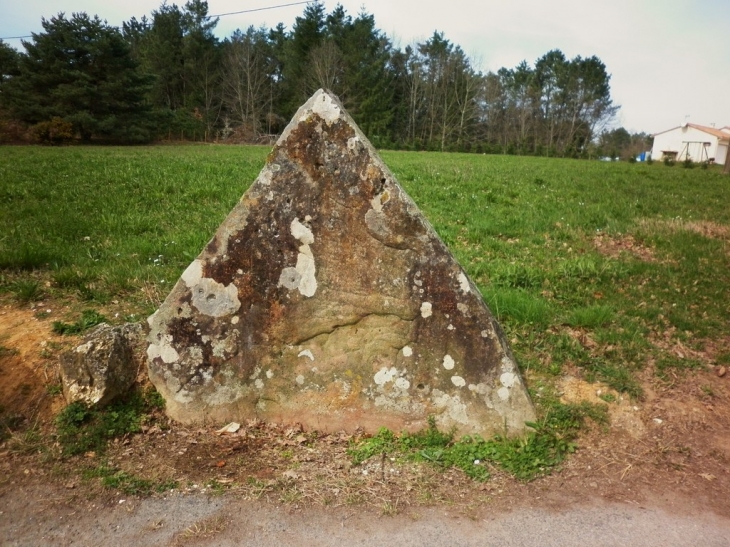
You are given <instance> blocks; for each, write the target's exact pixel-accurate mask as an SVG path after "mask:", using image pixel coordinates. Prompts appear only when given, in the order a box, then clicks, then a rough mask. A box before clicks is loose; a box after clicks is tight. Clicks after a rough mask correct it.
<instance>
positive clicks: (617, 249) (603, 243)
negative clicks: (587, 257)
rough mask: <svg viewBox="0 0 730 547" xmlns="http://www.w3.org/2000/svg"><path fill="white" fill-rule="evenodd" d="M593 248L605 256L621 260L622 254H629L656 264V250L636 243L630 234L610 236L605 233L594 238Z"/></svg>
mask: <svg viewBox="0 0 730 547" xmlns="http://www.w3.org/2000/svg"><path fill="white" fill-rule="evenodd" d="M593 246H594V247H595V248H596V250H597V251H598V252H599V253H601V254H602V255H603V256H607V257H609V258H619V257H620V256H621V255H622V254H629V255H631V256H633V257H634V258H637V259H639V260H642V261H644V262H656V258H655V256H654V249H652V248H651V247H647V246H646V245H644V244H642V243H640V242H638V241H636V239H635V238H634V236H632V235H630V234H619V235H613V236H612V235H609V234H607V233H605V232H601V233H598V234H596V235H595V236H594V237H593Z"/></svg>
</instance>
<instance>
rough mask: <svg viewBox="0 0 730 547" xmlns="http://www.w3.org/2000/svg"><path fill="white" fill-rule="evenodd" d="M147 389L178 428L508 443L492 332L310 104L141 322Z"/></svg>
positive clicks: (416, 226)
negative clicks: (432, 422)
mask: <svg viewBox="0 0 730 547" xmlns="http://www.w3.org/2000/svg"><path fill="white" fill-rule="evenodd" d="M148 321H149V324H150V329H151V330H150V335H149V348H148V358H149V359H148V367H149V374H150V379H151V380H152V382H153V383H154V384H155V386H156V387H157V389H158V390H159V391H160V392H161V393H162V395H163V396H164V397H165V399H166V401H167V411H168V413H169V414H170V416H171V417H173V418H175V419H177V420H180V421H183V422H202V421H217V422H230V421H241V420H243V419H246V418H253V417H258V418H263V419H267V420H271V421H279V422H288V423H301V424H303V425H305V426H307V427H311V428H316V429H319V430H324V431H336V430H341V429H345V430H350V431H351V430H354V429H355V428H356V427H358V426H361V427H364V428H365V429H366V430H367V431H371V432H375V431H377V429H378V428H379V427H382V426H385V427H390V428H392V429H395V430H401V429H408V430H416V429H420V428H423V427H425V426H426V424H427V420H428V417H429V416H431V415H433V416H434V417H435V418H436V422H437V424H438V425H439V426H441V427H445V428H450V427H455V428H456V429H457V431H458V432H459V433H460V434H481V435H490V434H492V433H495V432H504V431H505V430H507V431H510V432H520V431H522V430H523V429H524V422H525V421H532V420H534V417H535V415H534V410H533V407H532V404H531V402H530V400H529V398H528V396H527V391H526V389H525V386H524V384H523V382H522V379H521V377H520V374H519V371H518V369H517V366H516V365H515V362H514V359H513V357H512V355H511V353H510V351H509V348H508V345H507V342H506V341H505V340H504V336H503V334H502V331H501V329H500V328H499V326H498V325H497V323H496V321H495V320H494V318H493V317H492V315H491V313H490V312H489V310H488V309H487V307H486V305H485V304H484V302H483V300H482V298H481V296H480V294H479V291H478V290H477V289H476V288H475V286H474V285H473V283H472V282H471V281H470V280H469V278H468V276H467V274H466V273H465V272H464V270H463V269H462V268H461V267H460V266H459V264H458V263H457V262H456V260H455V259H454V257H453V256H452V255H451V253H450V252H449V250H448V249H447V248H446V246H445V245H444V244H443V243H442V241H441V240H440V239H439V237H438V236H437V235H436V233H435V232H434V230H433V229H432V228H431V226H430V225H429V223H428V222H427V221H426V220H425V219H424V217H423V215H422V214H421V213H420V211H419V210H418V208H417V207H416V205H415V204H414V203H413V201H412V200H411V199H410V198H409V197H408V195H407V194H406V193H405V191H404V190H403V189H402V188H401V187H400V185H399V184H398V183H397V181H396V180H395V177H394V176H393V175H392V173H391V172H390V171H389V170H388V168H387V167H386V166H385V165H384V164H383V162H382V161H381V160H380V158H379V157H378V154H377V153H376V151H375V150H374V149H373V147H372V146H371V145H370V143H369V142H368V140H367V138H366V137H365V136H364V135H363V133H362V132H361V131H360V130H359V128H358V127H357V126H356V124H355V123H354V122H353V120H352V119H351V118H350V116H349V115H348V114H347V113H346V112H345V110H344V109H343V108H342V105H341V104H340V102H339V101H338V100H337V98H336V97H334V96H333V95H331V94H330V93H327V92H325V91H322V90H319V91H317V92H316V93H315V94H314V95H313V96H312V97H311V98H310V99H309V100H308V101H307V102H306V103H305V104H304V105H303V106H302V107H301V108H300V109H299V110H298V112H297V113H296V115H295V116H294V118H293V120H292V121H291V123H290V124H289V125H288V126H287V128H286V129H285V131H284V133H283V134H282V136H281V138H280V139H279V140H278V142H277V143H276V145H275V147H274V149H273V151H272V152H271V154H269V157H268V161H267V163H266V165H265V167H264V168H263V170H262V171H261V174H260V175H259V177H258V178H257V180H256V181H255V182H254V184H253V185H252V186H251V187H250V188H249V190H248V191H247V192H246V193H245V194H244V196H243V198H242V199H241V201H240V203H239V204H238V205H236V207H235V208H234V209H233V211H231V213H230V215H229V216H228V218H226V220H225V221H224V222H223V224H222V225H221V226H220V228H219V229H218V231H217V232H216V234H215V236H214V237H213V239H211V241H210V242H209V243H208V245H207V246H206V248H205V249H204V250H203V251H202V252H201V253H200V255H199V256H198V257H197V258H196V259H195V260H194V261H193V262H192V264H191V265H190V266H189V267H188V268H187V269H186V270H185V272H184V273H183V274H182V277H181V279H180V280H179V281H178V283H177V284H176V285H175V287H174V288H173V290H172V292H171V293H170V295H169V296H168V297H167V299H166V300H165V302H164V303H163V304H162V306H161V307H160V309H159V310H158V311H157V312H155V314H154V315H152V316H151V317H150V318H149V320H148Z"/></svg>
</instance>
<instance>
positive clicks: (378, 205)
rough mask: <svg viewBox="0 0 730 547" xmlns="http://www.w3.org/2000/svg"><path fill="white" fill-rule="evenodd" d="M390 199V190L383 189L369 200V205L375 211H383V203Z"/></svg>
mask: <svg viewBox="0 0 730 547" xmlns="http://www.w3.org/2000/svg"><path fill="white" fill-rule="evenodd" d="M388 201H390V192H388V191H387V190H385V191H384V192H381V193H380V194H378V195H377V196H375V197H374V198H373V199H371V200H370V206H371V207H372V208H373V210H374V211H375V212H376V213H382V212H383V205H385V204H386V203H388Z"/></svg>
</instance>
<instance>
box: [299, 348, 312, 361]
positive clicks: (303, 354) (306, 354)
mask: <svg viewBox="0 0 730 547" xmlns="http://www.w3.org/2000/svg"><path fill="white" fill-rule="evenodd" d="M297 357H309V358H310V359H311V360H312V361H314V355H312V351H311V350H308V349H305V350H302V351H300V352H299V355H297Z"/></svg>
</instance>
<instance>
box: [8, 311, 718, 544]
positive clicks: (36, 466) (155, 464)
mask: <svg viewBox="0 0 730 547" xmlns="http://www.w3.org/2000/svg"><path fill="white" fill-rule="evenodd" d="M63 306H64V304H62V303H57V302H49V301H46V302H44V303H42V304H40V305H38V304H36V305H35V306H34V307H33V308H31V307H30V306H27V305H26V306H22V307H21V306H18V305H17V304H15V303H12V302H11V301H9V300H7V299H6V300H5V301H3V300H0V348H2V349H0V406H1V407H2V414H0V416H1V417H2V420H3V427H4V428H5V429H6V434H5V435H3V436H4V437H6V438H5V440H4V441H3V442H2V443H1V444H0V535H1V534H2V530H6V531H7V530H9V528H7V527H5V528H3V524H2V523H3V522H4V523H6V524H7V523H11V522H15V523H20V524H17V526H16V527H15V528H13V530H14V532H13V534H16V535H18V536H19V537H26V536H27V537H30V536H28V534H29V533H30V532H29V531H28V530H25V531H24V529H23V527H27V526H37V519H36V521H33V522H35V524H33V522H31V520H27V519H26V520H23V518H24V516H26V515H27V514H28V511H29V510H30V509H29V508H28V506H27V504H25V505H24V504H23V503H21V500H20V498H19V497H18V496H19V495H20V493H23V494H22V496H27V497H28V499H29V500H37V502H38V503H39V505H38V507H37V509H38V511H37V513H38V514H37V518H40V519H44V520H46V521H47V522H56V521H59V522H60V520H62V519H63V518H67V517H68V515H70V514H71V513H73V512H78V513H79V514H81V513H84V512H89V511H90V512H92V513H93V511H95V510H96V511H99V510H102V509H103V508H107V509H104V510H105V511H106V510H110V509H111V508H112V507H114V508H116V509H114V511H115V514H117V515H120V513H119V511H120V510H119V509H118V508H119V506H120V505H123V504H126V505H125V507H129V508H131V507H134V506H140V504H145V503H153V502H152V501H145V500H143V499H139V498H137V497H135V496H134V495H131V496H130V495H129V494H123V493H121V492H119V491H117V490H114V489H109V488H104V487H102V485H101V482H100V480H99V479H84V478H83V477H82V475H83V472H84V470H88V469H94V468H98V467H99V466H100V465H102V464H105V465H107V466H110V467H113V468H116V469H120V470H123V471H125V472H127V473H128V474H130V475H133V476H135V477H139V478H143V479H148V480H152V481H155V484H163V483H164V481H176V483H177V488H176V489H175V491H174V492H169V491H167V492H162V493H157V494H154V495H153V497H152V498H151V499H153V500H158V501H160V500H163V498H164V499H166V500H168V501H169V503H170V504H172V506H171V507H172V511H176V510H184V509H183V507H184V504H185V503H187V502H184V501H181V500H185V499H186V496H192V497H191V498H190V499H193V498H194V499H199V497H200V496H201V495H203V496H207V497H206V499H209V500H217V499H226V500H229V501H230V502H231V503H234V502H235V503H238V504H251V503H254V505H253V506H251V505H247V507H249V509H251V507H260V506H261V505H260V504H264V505H267V504H268V505H269V506H271V507H272V510H273V508H274V507H284V508H285V510H286V511H288V512H289V513H291V512H297V511H300V512H303V513H302V514H305V513H306V514H309V513H307V512H311V511H340V512H342V511H345V512H347V511H350V512H356V513H358V514H371V515H375V516H380V515H391V516H392V515H401V516H407V515H410V516H409V517H408V518H415V517H413V515H418V514H422V513H424V512H426V513H427V512H429V511H437V512H438V511H439V510H440V509H444V510H447V511H448V513H449V514H452V515H457V516H461V517H462V518H468V519H477V520H478V519H482V518H484V515H485V514H490V515H494V514H501V513H503V512H506V511H515V510H523V509H525V508H530V510H539V511H562V510H566V509H569V508H576V509H578V508H583V507H588V506H595V504H596V503H609V504H619V505H618V507H621V506H623V505H626V506H627V507H628V506H630V507H651V508H652V510H657V511H663V512H665V513H666V514H667V515H670V517H669V519H670V520H671V515H677V516H679V515H682V516H683V518H684V517H686V516H687V515H698V516H699V515H704V516H708V515H715V516H714V517H712V518H719V519H721V520H722V519H728V518H730V496H728V495H727V492H728V491H730V473H729V472H728V470H729V465H728V464H729V463H730V428H728V423H730V374H727V373H726V374H724V375H723V376H720V375H719V373H720V372H721V371H720V369H719V367H716V366H714V365H715V363H714V357H715V355H718V354H721V353H728V352H730V336H728V337H726V338H724V339H719V340H708V341H706V343H705V350H704V351H697V350H695V353H694V354H693V355H692V358H694V359H699V360H701V361H702V362H704V363H705V366H704V368H702V369H701V370H692V371H687V372H686V373H682V374H679V373H677V374H670V375H669V376H668V377H667V378H666V379H664V380H662V379H659V378H658V377H657V376H656V375H655V373H654V371H653V370H652V367H651V366H648V367H647V368H646V369H645V370H644V371H643V373H642V375H643V376H642V384H643V388H644V391H645V394H646V395H645V397H644V399H643V400H641V401H632V400H629V399H628V398H625V397H622V396H621V395H619V394H617V393H615V392H611V391H610V390H609V389H608V388H607V387H606V386H603V385H601V384H589V383H587V382H585V381H584V380H583V379H582V378H580V371H579V370H576V371H571V375H569V376H566V377H564V378H563V379H562V380H561V382H560V384H559V389H560V390H561V393H562V396H563V398H564V399H565V400H566V401H580V400H588V401H591V402H597V401H600V400H601V399H599V398H598V397H599V395H604V396H605V395H606V394H608V393H610V394H611V395H613V397H614V398H615V402H612V403H610V404H609V409H610V415H611V424H610V426H608V427H602V426H596V425H594V426H592V427H589V428H588V429H587V430H586V431H585V432H584V433H583V434H582V436H581V437H580V439H579V442H578V450H577V451H576V453H575V454H573V455H572V456H571V457H570V458H568V459H567V460H566V462H564V464H563V465H562V466H561V467H560V468H559V469H557V470H554V471H553V472H552V473H551V474H550V475H548V476H545V477H541V478H538V479H536V480H533V481H531V482H527V483H523V482H520V481H517V480H515V479H513V478H511V477H509V476H507V475H506V474H505V473H503V472H501V471H500V470H499V469H496V468H495V469H492V477H491V479H490V480H489V481H487V482H485V483H478V482H474V481H472V480H471V479H469V478H468V477H466V476H465V475H464V474H463V473H462V472H461V471H458V470H441V469H438V468H434V467H432V466H428V465H420V464H410V463H402V462H396V461H393V460H392V459H391V458H390V457H377V458H373V459H371V460H369V461H367V462H366V463H365V464H363V465H361V466H353V465H352V463H351V460H350V458H349V457H348V455H347V453H346V451H347V448H348V446H349V443H350V442H352V440H353V439H357V437H358V433H357V432H356V433H354V434H347V433H344V432H342V433H337V434H321V433H318V432H316V431H303V430H302V429H301V427H299V426H293V427H292V426H283V425H277V424H266V423H263V422H260V421H256V420H254V421H250V422H248V423H244V424H241V425H242V427H241V428H240V429H239V430H238V431H236V432H235V433H233V434H226V435H218V434H216V429H217V428H220V426H221V425H223V424H210V425H209V426H206V427H197V428H190V427H184V426H181V425H179V424H176V423H173V422H170V421H169V420H167V419H166V418H164V417H162V416H160V417H159V418H158V421H157V423H156V425H154V426H151V427H147V428H145V429H146V430H145V432H144V433H141V434H138V435H133V436H129V437H128V438H125V439H120V440H118V441H117V442H115V443H112V445H111V446H110V448H109V450H108V452H107V454H105V455H98V454H94V453H88V454H85V455H82V456H78V457H73V458H67V459H61V458H59V457H58V453H59V448H58V446H57V445H56V444H55V443H54V437H53V433H54V426H53V417H54V416H55V414H56V413H57V412H58V411H59V410H60V409H61V408H62V407H63V405H64V402H63V399H62V396H61V395H59V394H58V388H57V386H58V384H59V379H58V358H59V355H60V353H61V352H62V351H64V349H66V348H69V347H72V346H73V345H74V344H75V343H77V342H78V338H73V337H60V336H57V335H54V334H53V332H52V329H51V326H52V321H53V320H55V319H57V318H58V317H59V316H62V314H63V313H64V309H63ZM56 308H58V310H56ZM47 310H51V312H50V313H49V312H48V311H47ZM66 311H68V310H66ZM673 348H674V346H671V347H668V349H669V350H670V351H672V350H673ZM674 349H676V348H674ZM678 351H682V349H681V348H680V349H679V350H678ZM572 372H575V374H572ZM142 381H143V379H142ZM527 381H528V382H529V381H530V377H529V375H528V377H527ZM219 495H220V496H222V497H221V498H219V497H218V496H219ZM211 496H212V497H211ZM122 500H124V501H122ZM174 500H177V501H174ZM41 502H42V503H41ZM160 502H162V501H160ZM155 503H157V502H155ZM165 503H167V502H165ZM176 504H177V505H176ZM612 506H614V505H612ZM318 508H319V509H318ZM130 510H131V509H130ZM251 510H253V509H251ZM277 510H279V509H277ZM203 513H204V512H203ZM203 513H200V515H199V519H198V520H196V521H195V522H194V523H193V524H190V526H189V527H188V528H181V529H180V530H178V531H177V532H176V533H175V534H173V535H172V536H170V538H168V539H169V541H170V542H171V543H169V544H171V545H173V544H182V543H185V544H188V543H190V544H193V543H198V542H199V541H203V540H205V538H211V537H215V536H216V535H217V534H224V530H225V524H224V521H225V518H227V517H225V518H224V517H221V518H222V519H223V520H222V521H220V522H217V521H215V517H214V516H213V517H211V516H210V514H203ZM34 514H36V513H34ZM74 514H75V513H74ZM193 514H195V515H198V513H191V515H193ZM338 514H340V513H338ZM342 514H343V513H342ZM663 514H664V513H663ZM209 517H210V518H213V519H214V520H212V521H207V520H206V519H207V518H209ZM196 518H197V517H196ZM307 518H308V519H309V518H310V517H307ZM311 518H313V517H311ZM322 518H324V517H322ZM59 519H60V520H59ZM338 522H339V521H338ZM722 522H726V521H725V520H722ZM188 524H189V523H188ZM188 524H185V526H188ZM18 526H20V528H18ZM180 526H182V524H180ZM333 526H334V524H333ZM191 527H192V528H191ZM195 527H197V528H195ZM218 528H220V530H218V531H216V530H217V529H218ZM196 530H197V531H196ZM150 533H152V530H150ZM186 534H187V535H186ZM224 535H225V534H224ZM183 536H185V537H183ZM7 539H8V538H6V540H7ZM11 539H12V538H11ZM183 540H184V541H183ZM165 541H167V540H165ZM176 542H177V543H176ZM181 542H182V543H181ZM191 542H192V543H191ZM8 543H9V542H8ZM72 543H73V542H72ZM49 544H50V543H49ZM78 544H84V543H83V542H81V543H78ZM647 544H648V543H647Z"/></svg>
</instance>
